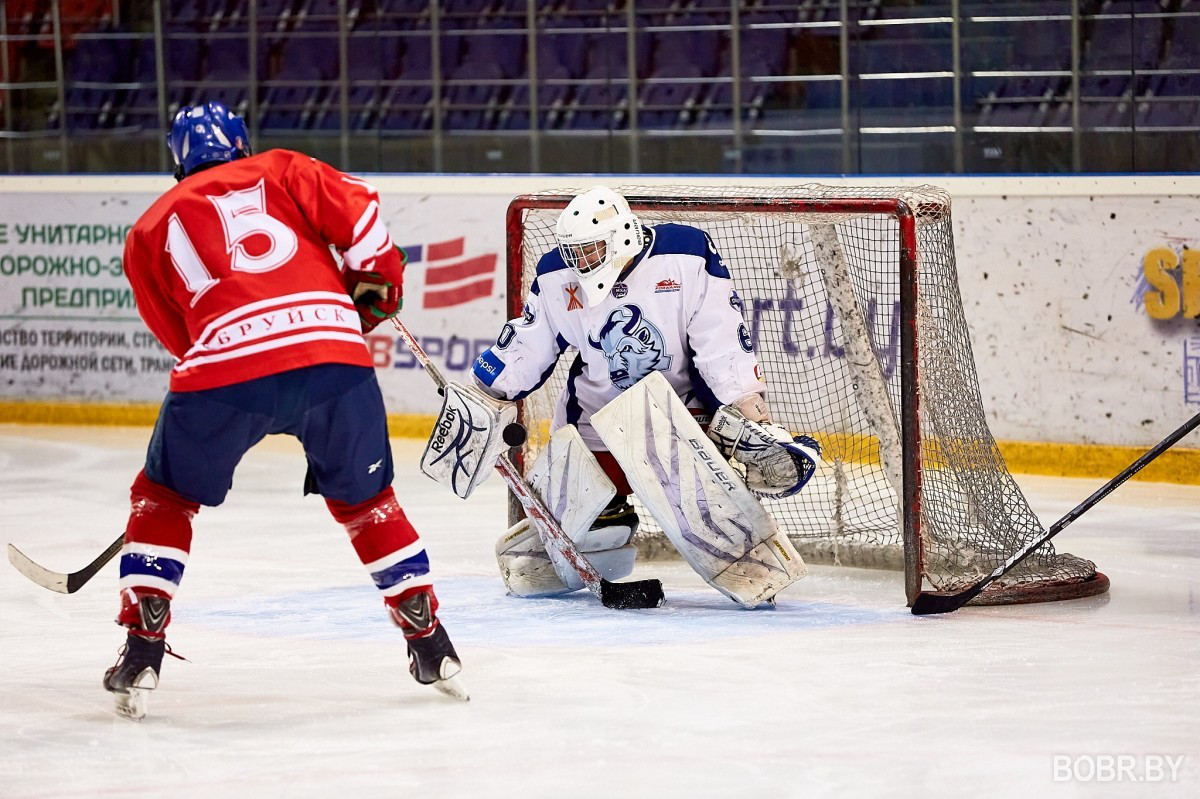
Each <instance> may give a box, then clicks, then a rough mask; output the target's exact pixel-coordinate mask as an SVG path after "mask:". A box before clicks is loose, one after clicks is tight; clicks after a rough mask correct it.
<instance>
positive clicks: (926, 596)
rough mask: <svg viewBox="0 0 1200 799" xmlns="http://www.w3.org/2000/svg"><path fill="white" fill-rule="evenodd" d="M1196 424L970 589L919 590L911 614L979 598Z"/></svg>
mask: <svg viewBox="0 0 1200 799" xmlns="http://www.w3.org/2000/svg"><path fill="white" fill-rule="evenodd" d="M1198 425H1200V413H1198V414H1196V415H1195V416H1193V417H1192V418H1191V419H1189V420H1188V421H1186V422H1184V424H1183V426H1182V427H1180V428H1179V429H1178V430H1176V431H1175V432H1174V433H1171V435H1169V436H1167V437H1166V438H1164V439H1163V440H1162V441H1160V442H1158V443H1157V444H1155V445H1154V448H1153V449H1151V450H1150V451H1148V452H1147V453H1146V454H1144V455H1142V457H1140V458H1138V459H1137V460H1136V461H1134V462H1133V463H1131V464H1129V466H1127V467H1126V468H1125V470H1124V471H1123V472H1121V473H1120V474H1118V475H1117V476H1116V477H1114V478H1113V479H1111V480H1109V481H1108V482H1107V483H1105V484H1104V485H1103V486H1101V487H1100V488H1099V489H1097V491H1096V492H1095V493H1094V494H1092V495H1091V496H1090V497H1088V498H1087V499H1085V500H1084V501H1083V502H1080V503H1079V504H1078V505H1076V506H1075V507H1074V508H1073V509H1072V510H1071V511H1070V512H1069V513H1068V514H1067V515H1066V516H1063V517H1062V518H1061V519H1059V520H1058V521H1056V522H1055V523H1054V524H1052V525H1050V529H1048V530H1046V531H1045V532H1043V533H1042V534H1041V535H1039V536H1038V537H1037V538H1035V539H1033V540H1032V541H1030V542H1029V543H1028V544H1026V545H1025V546H1023V547H1021V549H1019V550H1017V551H1016V552H1015V553H1014V554H1013V556H1012V557H1010V558H1009V559H1008V560H1006V561H1005V562H1004V563H1002V564H1001V565H1000V566H998V567H996V570H995V571H993V572H992V573H991V574H989V575H988V576H987V577H984V578H983V579H982V580H980V581H979V582H977V583H975V584H974V585H972V586H971V587H970V588H967V589H966V590H964V591H959V592H958V593H946V592H942V591H929V592H926V591H922V592H921V593H919V594H917V599H916V601H915V602H913V606H912V612H913V615H914V616H928V615H931V614H934V613H950V612H952V611H955V610H958V609H959V608H961V607H962V606H963V605H965V604H967V603H968V602H970V601H971V600H972V599H974V598H975V597H977V596H979V595H980V594H981V593H982V592H983V589H985V588H987V587H988V586H989V585H991V584H992V582H994V581H995V580H997V579H998V578H1000V577H1002V576H1004V575H1005V574H1006V573H1008V572H1009V571H1011V570H1012V569H1013V567H1015V566H1016V565H1017V564H1018V563H1020V562H1021V561H1023V560H1025V558H1026V557H1027V556H1028V555H1029V554H1030V553H1031V552H1033V551H1034V550H1035V549H1037V548H1038V547H1040V546H1041V545H1042V544H1044V543H1046V542H1047V541H1049V540H1050V539H1051V538H1054V536H1056V535H1058V534H1059V533H1061V532H1062V531H1063V530H1064V529H1066V527H1067V525H1069V524H1070V523H1071V522H1073V521H1075V520H1076V519H1078V518H1079V517H1080V516H1082V515H1083V514H1084V513H1086V512H1087V511H1088V510H1089V509H1090V508H1091V507H1092V506H1093V505H1095V504H1096V503H1097V502H1099V501H1100V500H1102V499H1104V498H1105V497H1106V496H1108V495H1109V494H1111V493H1112V492H1113V490H1114V489H1116V488H1117V486H1119V485H1121V484H1122V483H1124V482H1125V481H1126V480H1128V479H1129V478H1130V477H1133V476H1134V475H1135V474H1137V473H1138V472H1140V471H1141V470H1142V469H1143V467H1145V466H1146V465H1147V464H1148V463H1150V461H1152V460H1154V459H1155V458H1157V457H1158V456H1159V455H1161V454H1163V453H1164V452H1166V451H1167V450H1168V449H1170V448H1171V447H1173V446H1174V445H1175V444H1176V443H1177V442H1178V441H1179V439H1181V438H1183V437H1184V436H1186V435H1187V434H1188V433H1190V432H1192V430H1194V429H1195V428H1196V427H1197V426H1198Z"/></svg>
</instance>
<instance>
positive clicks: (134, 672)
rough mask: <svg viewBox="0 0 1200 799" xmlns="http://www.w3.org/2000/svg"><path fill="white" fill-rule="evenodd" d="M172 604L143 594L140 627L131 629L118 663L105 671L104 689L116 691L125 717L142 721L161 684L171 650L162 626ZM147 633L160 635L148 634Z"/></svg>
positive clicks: (115, 693) (115, 697)
mask: <svg viewBox="0 0 1200 799" xmlns="http://www.w3.org/2000/svg"><path fill="white" fill-rule="evenodd" d="M170 607H171V603H170V601H169V600H166V599H163V598H162V597H156V596H148V597H142V600H141V602H140V603H139V610H140V612H141V617H142V623H141V625H140V628H139V629H131V630H130V631H129V634H128V635H127V636H126V638H125V646H123V647H121V651H120V654H119V655H118V656H117V662H116V663H115V664H114V665H113V667H112V668H110V669H109V670H108V671H106V672H104V688H105V689H106V690H108V691H110V692H111V693H112V695H113V698H114V699H115V700H116V703H117V712H118V713H120V714H121V715H123V716H128V717H129V718H131V719H137V720H140V719H141V718H142V717H144V716H145V715H146V707H147V704H148V703H149V698H150V692H151V691H153V690H154V689H155V688H157V687H158V675H159V672H160V671H161V670H162V660H163V654H165V652H166V651H167V642H166V640H165V639H164V638H162V629H163V627H165V626H166V623H167V616H168V613H169V611H170ZM145 633H149V634H152V635H157V636H158V637H147V636H146V635H145ZM176 657H178V656H176Z"/></svg>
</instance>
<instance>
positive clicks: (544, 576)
mask: <svg viewBox="0 0 1200 799" xmlns="http://www.w3.org/2000/svg"><path fill="white" fill-rule="evenodd" d="M529 486H530V488H532V489H533V491H534V493H536V494H537V495H538V497H539V498H540V499H541V500H542V502H543V503H545V505H546V508H547V510H549V511H550V513H551V514H553V516H554V518H555V519H556V520H557V521H558V523H559V525H561V527H562V529H563V532H564V533H565V534H566V535H567V537H568V538H570V539H571V540H572V541H574V542H575V546H576V547H577V548H578V549H579V551H580V552H582V553H583V554H584V555H585V556H586V557H587V559H588V561H589V562H591V564H592V565H593V566H595V567H596V570H597V571H599V572H600V573H601V574H602V575H603V576H604V577H606V578H607V579H610V580H613V579H619V578H621V577H625V576H627V575H628V574H629V573H630V572H631V571H633V560H634V557H635V552H636V550H635V548H634V547H632V546H630V545H629V539H630V538H632V537H633V533H634V530H636V529H637V514H635V513H634V512H633V508H632V507H631V506H629V504H628V503H627V502H625V497H624V496H622V495H618V494H617V493H616V489H615V487H614V486H613V483H612V480H610V479H609V478H608V477H607V476H606V475H605V474H604V470H603V469H602V468H601V466H600V464H599V463H598V462H597V461H596V457H595V455H593V454H592V453H591V452H590V451H589V450H588V448H587V446H586V445H585V444H584V443H583V439H582V438H580V437H579V431H578V430H577V429H575V427H574V426H572V425H567V426H565V427H561V428H559V429H558V430H556V431H555V432H554V435H553V436H551V437H550V441H549V442H548V443H547V445H546V447H545V448H544V449H543V450H542V452H541V454H539V455H538V459H537V462H536V463H534V465H533V468H532V469H531V470H530V471H529ZM496 559H497V561H498V562H499V563H500V574H501V576H502V577H503V578H504V584H505V586H506V587H507V588H508V590H509V593H511V594H513V595H514V596H525V597H532V596H552V595H554V594H563V593H567V592H568V591H576V590H578V589H580V588H583V582H582V581H581V580H580V579H579V575H578V574H577V573H576V572H575V569H574V568H572V567H571V565H570V564H568V563H566V562H563V561H562V559H561V556H560V555H558V553H557V552H547V551H546V548H545V546H544V545H543V544H542V540H541V537H540V536H539V535H538V533H537V530H536V528H534V527H533V526H532V524H531V523H530V522H528V521H522V522H521V523H519V524H517V525H516V526H514V527H512V528H511V529H510V530H509V531H508V532H507V533H505V535H504V536H503V537H502V538H501V539H500V542H499V543H498V544H497V545H496Z"/></svg>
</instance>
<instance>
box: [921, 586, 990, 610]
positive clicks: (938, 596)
mask: <svg viewBox="0 0 1200 799" xmlns="http://www.w3.org/2000/svg"><path fill="white" fill-rule="evenodd" d="M982 591H983V589H982V588H979V589H978V590H976V588H975V587H974V586H972V587H971V588H970V589H968V590H966V591H963V592H962V593H960V594H948V593H944V592H932V591H931V592H924V591H922V592H921V593H920V594H917V599H916V601H914V602H913V605H912V613H913V615H914V616H934V615H936V614H938V613H953V612H954V611H956V610H958V609H959V608H961V607H962V606H963V605H965V604H967V603H968V602H970V601H971V600H972V599H974V598H975V597H977V596H979V594H980V593H982Z"/></svg>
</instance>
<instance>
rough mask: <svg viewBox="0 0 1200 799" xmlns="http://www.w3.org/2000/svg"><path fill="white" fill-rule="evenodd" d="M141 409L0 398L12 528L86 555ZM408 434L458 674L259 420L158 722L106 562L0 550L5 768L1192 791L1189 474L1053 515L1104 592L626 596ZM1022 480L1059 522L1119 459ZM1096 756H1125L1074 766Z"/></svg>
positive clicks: (629, 790) (892, 791) (198, 792)
mask: <svg viewBox="0 0 1200 799" xmlns="http://www.w3.org/2000/svg"><path fill="white" fill-rule="evenodd" d="M149 434H150V430H149V429H146V428H109V429H97V428H67V427H57V428H55V427H18V426H0V486H2V490H0V497H2V498H3V506H2V510H0V518H2V519H3V536H0V538H2V539H3V540H4V541H6V542H8V541H10V542H13V543H15V544H16V545H17V546H19V547H21V548H22V549H23V550H24V551H25V553H26V554H28V555H29V556H30V557H32V558H34V559H35V560H37V561H38V562H40V563H42V564H44V565H45V566H47V567H48V568H51V569H56V570H62V571H69V570H72V569H78V568H81V567H82V566H83V565H84V564H86V563H87V562H88V561H89V560H90V559H91V558H93V557H94V556H95V555H96V554H98V553H99V552H100V551H101V550H103V549H104V547H106V546H107V545H108V544H109V542H111V541H112V540H113V538H115V537H116V536H117V535H118V534H119V533H120V531H121V530H122V529H123V528H124V524H125V518H126V514H127V509H128V504H127V498H128V488H129V484H130V482H131V480H132V478H133V476H134V474H135V473H136V472H137V470H138V469H139V468H140V467H141V463H142V459H143V454H144V448H145V444H146V441H147V439H148V437H149ZM1185 443H1190V444H1191V445H1192V446H1195V442H1185ZM420 446H421V444H420V443H419V442H414V441H406V440H396V441H394V442H393V448H394V451H395V454H396V461H397V471H398V475H397V479H396V484H395V485H396V492H397V495H398V496H399V497H400V500H401V503H402V505H404V507H405V508H406V510H407V512H408V514H409V517H410V519H411V520H412V521H413V523H414V524H415V525H416V527H417V528H418V529H419V530H420V531H421V532H422V535H423V536H424V539H425V541H426V544H427V548H428V550H429V554H430V557H431V559H432V561H433V567H434V573H435V575H436V577H437V583H436V585H437V591H438V595H439V597H440V598H441V602H442V612H441V616H442V619H443V620H444V622H445V624H446V627H447V629H448V630H449V632H450V633H451V636H452V637H453V640H454V641H455V643H456V645H457V647H458V650H459V653H460V655H461V656H462V657H463V661H464V671H463V679H464V682H466V684H467V687H468V688H469V690H470V692H471V702H470V703H469V704H461V703H456V702H454V701H452V700H449V699H447V698H445V697H442V696H441V695H439V694H437V693H436V692H434V691H433V690H432V689H428V688H423V687H421V686H418V685H417V684H416V683H415V682H413V681H412V679H411V678H410V677H409V675H408V672H407V669H406V662H405V648H404V642H403V640H402V638H401V637H400V635H399V632H398V631H397V630H396V629H394V628H393V627H392V626H391V624H390V622H388V620H387V618H386V616H385V615H384V613H383V610H382V605H381V603H380V600H379V598H378V596H377V592H376V591H375V589H374V587H373V586H372V585H371V584H370V582H369V580H368V578H367V576H366V574H365V572H364V571H363V569H362V567H361V565H360V564H359V563H358V561H357V559H356V558H355V555H354V552H353V550H352V548H351V547H350V545H349V544H348V542H347V541H346V536H345V533H344V532H343V531H342V530H341V528H340V527H339V526H338V525H336V524H335V523H334V522H333V520H332V519H331V518H330V517H329V515H328V514H327V512H326V511H325V507H324V504H323V503H322V501H321V500H320V499H319V498H317V497H306V498H302V497H301V496H300V486H301V482H302V479H303V476H304V460H303V456H302V454H301V452H300V450H299V446H298V445H297V444H295V442H293V441H292V440H290V439H281V438H272V439H269V440H268V441H266V442H264V443H263V444H262V445H260V446H259V447H258V448H257V449H256V450H254V451H252V452H251V453H250V455H249V456H248V457H247V459H246V460H245V461H244V462H243V464H242V466H241V467H240V471H239V473H238V476H237V478H236V480H235V482H234V490H233V491H232V492H231V494H230V496H229V499H228V501H227V502H226V504H225V505H223V506H222V507H220V508H216V509H211V508H206V509H204V510H203V511H202V512H201V514H200V515H199V516H198V517H197V519H196V521H195V525H194V526H195V539H194V542H193V549H192V556H191V560H190V562H189V564H188V567H187V573H186V575H185V578H184V580H183V584H182V588H181V589H180V592H179V594H178V595H177V597H176V600H175V602H174V604H173V608H172V610H173V612H174V621H173V623H172V626H171V628H170V635H169V641H170V643H171V645H172V647H173V648H174V649H175V651H176V652H177V653H179V654H181V655H183V656H185V657H186V658H188V661H189V662H186V663H184V662H181V661H177V660H172V659H170V658H168V659H167V662H166V663H165V664H164V666H163V680H162V684H161V686H160V688H159V690H158V691H156V692H155V694H154V696H153V698H152V702H151V706H150V715H149V716H148V717H147V718H146V720H145V721H143V722H141V723H137V722H131V721H128V720H126V719H122V718H118V717H117V716H116V715H115V714H114V713H113V711H112V710H111V700H110V698H109V696H108V695H107V694H106V693H105V692H104V690H103V689H102V688H101V687H100V678H101V676H102V674H103V672H104V670H105V669H106V668H107V667H108V666H109V665H111V664H112V662H113V660H114V659H115V656H116V651H117V648H118V647H119V645H120V644H121V642H122V641H123V634H122V631H121V630H120V629H119V628H118V627H116V626H115V625H114V624H113V622H112V619H113V616H114V615H115V612H116V607H117V593H116V567H115V564H110V565H109V566H108V567H107V568H106V569H105V570H104V571H103V572H101V573H100V574H99V575H98V576H97V577H96V578H95V579H94V580H93V581H92V582H91V583H90V584H88V585H87V586H85V587H84V588H83V589H82V590H81V591H80V592H78V593H76V594H73V595H70V596H66V595H60V594H54V593H51V592H49V591H46V590H44V589H42V588H39V587H37V586H35V585H33V584H32V583H30V582H28V581H27V580H25V579H24V578H23V577H22V576H21V575H19V574H18V573H17V572H16V571H15V570H13V569H12V568H10V567H9V566H8V565H7V564H4V565H3V567H2V568H0V651H3V661H2V663H0V797H4V798H5V799H15V798H16V797H67V798H69V799H82V798H83V797H106V796H136V795H144V796H150V795H154V796H169V797H172V798H173V799H179V798H181V797H264V796H288V797H309V796H311V797H331V796H343V797H345V796H352V795H355V794H357V795H360V796H372V797H391V796H397V797H400V796H406V797H441V796H487V797H493V796H494V797H519V798H520V799H535V798H537V797H556V798H557V797H593V796H604V797H623V796H639V797H640V796H647V797H655V798H656V799H657V798H659V797H661V798H663V799H665V798H666V797H709V796H714V797H716V796H719V797H754V798H755V799H760V798H761V799H767V798H768V797H770V798H771V799H774V798H775V797H793V796H797V797H798V796H804V797H820V796H838V797H866V796H912V797H926V798H927V797H937V796H955V797H976V796H989V797H990V796H1022V797H1043V796H1047V797H1054V796H1096V797H1101V796H1103V797H1109V796H1154V797H1158V796H1189V797H1195V796H1200V488H1197V487H1181V486H1169V485H1164V484H1154V483H1131V484H1127V485H1126V486H1124V487H1122V488H1121V489H1119V490H1118V491H1117V492H1116V493H1114V494H1113V495H1112V496H1110V497H1109V498H1108V499H1107V500H1105V501H1104V502H1102V503H1101V504H1100V505H1098V506H1097V507H1096V508H1095V509H1094V510H1093V511H1091V512H1090V513H1088V514H1087V515H1086V516H1084V517H1083V518H1082V519H1081V520H1080V521H1078V522H1076V523H1075V525H1073V526H1072V527H1071V528H1070V529H1069V530H1067V531H1066V532H1065V533H1063V535H1062V536H1060V537H1059V539H1058V541H1059V542H1061V545H1062V546H1061V548H1062V549H1065V550H1068V551H1071V552H1074V553H1076V554H1079V555H1083V556H1086V557H1089V558H1091V559H1093V560H1095V561H1096V563H1097V564H1098V566H1099V568H1100V569H1101V570H1102V571H1104V572H1105V573H1107V574H1108V575H1109V577H1110V578H1111V579H1112V591H1111V593H1110V594H1109V595H1108V596H1103V597H1097V598H1092V599H1084V600H1076V601H1073V602H1068V603H1059V604H1050V605H1027V606H1019V607H1006V608H983V609H972V608H968V609H965V610H963V611H960V612H959V613H957V614H954V615H952V616H946V617H938V618H923V619H919V618H915V617H913V616H911V615H910V614H909V613H908V611H907V609H906V608H905V607H904V601H903V590H902V584H901V576H900V575H899V574H893V573H885V572H873V571H864V570H852V569H834V568H829V567H813V568H812V569H811V572H810V575H809V577H808V578H807V579H805V580H803V581H802V582H800V583H799V584H797V585H796V586H793V587H792V589H790V590H789V591H788V592H787V593H786V594H784V595H783V596H781V598H780V602H779V606H778V608H777V609H776V610H774V611H745V610H741V609H739V608H738V607H737V606H735V605H734V604H733V603H732V602H730V601H729V600H727V599H725V598H724V597H722V596H720V595H718V594H717V593H716V592H715V591H713V590H712V589H709V588H708V587H707V586H706V585H704V584H703V583H702V582H701V581H700V579H699V578H698V577H696V576H695V575H694V574H692V573H691V572H690V571H689V570H688V569H687V567H686V566H684V565H682V564H680V563H673V564H647V565H641V566H639V569H638V571H637V572H635V576H642V577H645V576H659V577H661V578H662V579H663V581H664V584H665V587H666V592H667V597H668V599H667V603H666V605H664V606H663V607H662V608H659V609H657V610H646V611H612V610H606V609H605V608H603V607H601V606H600V605H599V604H598V603H597V602H596V601H595V600H594V599H593V598H592V597H591V596H590V595H588V594H586V593H578V594H575V595H572V596H569V597H567V598H562V599H554V600H537V601H530V600H518V599H513V598H510V597H507V596H505V595H504V589H503V586H502V583H501V581H500V578H499V576H498V574H497V570H496V564H495V560H494V557H493V554H492V553H493V546H494V543H495V540H496V538H497V537H498V536H499V534H500V533H501V532H502V527H503V525H504V519H505V511H504V499H503V491H502V485H501V483H500V482H499V480H498V479H493V480H491V481H489V482H488V483H487V484H486V485H485V486H484V487H483V488H481V489H480V491H479V492H478V493H477V495H476V496H475V497H473V498H472V499H471V500H470V501H469V502H462V501H460V500H457V499H456V498H454V497H453V496H452V495H451V494H450V493H449V492H448V491H446V490H443V489H441V488H439V487H438V486H436V485H435V484H433V483H432V482H430V481H429V480H427V479H426V478H425V477H423V476H421V475H420V474H419V473H418V472H417V470H416V466H415V463H416V460H417V456H418V455H419V452H420ZM1018 480H1019V482H1020V483H1021V485H1022V487H1023V488H1024V489H1025V490H1026V492H1027V494H1028V496H1029V498H1030V501H1031V503H1032V505H1033V507H1034V509H1035V510H1036V511H1037V512H1038V513H1039V515H1040V516H1041V517H1042V520H1043V522H1045V523H1047V524H1049V523H1050V522H1051V521H1053V520H1054V519H1056V518H1058V517H1059V516H1060V515H1062V514H1063V513H1065V512H1066V511H1068V510H1069V509H1070V508H1072V507H1073V506H1074V505H1075V504H1076V503H1078V502H1079V501H1080V500H1082V499H1083V498H1084V497H1086V496H1087V495H1088V494H1090V493H1091V492H1092V491H1093V490H1094V489H1095V488H1097V487H1098V486H1099V485H1100V484H1101V483H1102V482H1103V481H1102V480H1068V479H1048V478H1030V477H1020V476H1019V477H1018ZM1056 756H1058V757H1059V758H1060V760H1059V761H1058V762H1059V763H1061V762H1062V760H1061V758H1063V756H1069V762H1070V763H1071V764H1072V766H1071V769H1070V771H1069V773H1066V772H1063V771H1061V770H1060V771H1058V772H1057V773H1056V769H1055V765H1056V760H1055V758H1056ZM1099 756H1113V757H1117V756H1122V757H1128V758H1130V759H1129V760H1127V761H1125V762H1126V763H1128V764H1131V770H1128V771H1125V772H1124V773H1122V774H1121V777H1122V780H1121V781H1120V782H1116V781H1110V782H1099V781H1097V778H1098V777H1103V776H1105V774H1104V773H1103V771H1100V772H1096V773H1095V774H1094V775H1092V776H1091V779H1090V780H1085V779H1084V778H1085V777H1088V776H1089V775H1088V772H1089V768H1088V763H1089V762H1090V763H1092V764H1093V765H1096V764H1099V765H1101V767H1102V766H1103V762H1104V761H1103V760H1097V758H1098V757H1099ZM1155 756H1170V757H1172V758H1174V759H1176V762H1178V761H1177V759H1178V758H1180V757H1183V758H1185V759H1184V761H1183V763H1182V766H1180V768H1179V770H1178V772H1177V775H1176V779H1175V780H1174V781H1171V779H1170V771H1169V770H1166V769H1165V767H1164V771H1165V775H1164V776H1165V777H1166V779H1165V780H1164V781H1161V782H1158V781H1155V782H1152V783H1151V782H1144V781H1143V782H1131V781H1129V778H1130V777H1131V776H1133V777H1150V778H1153V777H1155V776H1158V773H1157V772H1155V771H1154V770H1153V769H1152V768H1151V767H1150V766H1151V765H1152V764H1153V763H1154V762H1156V761H1154V760H1153V757H1155ZM1148 758H1149V759H1148ZM1076 764H1077V765H1076ZM1060 769H1061V767H1060ZM1064 776H1067V777H1069V779H1065V780H1064V779H1063V777H1064ZM1056 777H1057V778H1058V779H1056Z"/></svg>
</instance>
